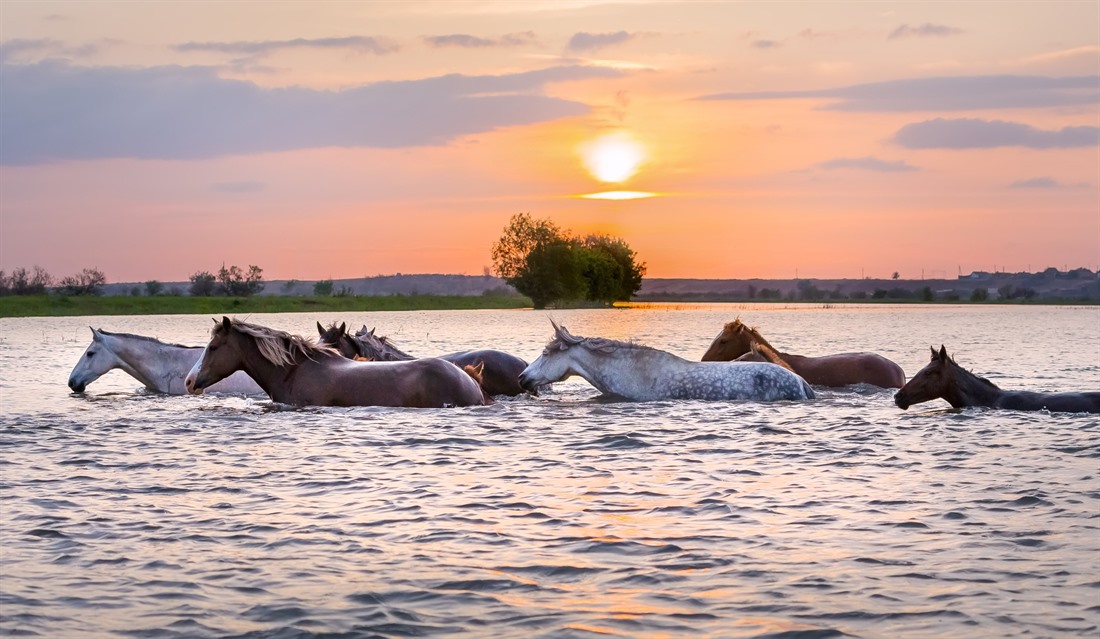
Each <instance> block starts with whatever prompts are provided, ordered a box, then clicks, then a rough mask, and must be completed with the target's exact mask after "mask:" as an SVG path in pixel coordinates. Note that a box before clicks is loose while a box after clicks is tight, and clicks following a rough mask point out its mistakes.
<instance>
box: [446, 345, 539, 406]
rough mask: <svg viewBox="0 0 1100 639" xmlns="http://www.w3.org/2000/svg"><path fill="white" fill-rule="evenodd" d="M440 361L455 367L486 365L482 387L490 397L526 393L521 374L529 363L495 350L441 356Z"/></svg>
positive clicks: (482, 375)
mask: <svg viewBox="0 0 1100 639" xmlns="http://www.w3.org/2000/svg"><path fill="white" fill-rule="evenodd" d="M439 359H444V360H447V361H448V362H451V363H452V364H454V365H455V366H458V367H459V368H462V367H464V366H476V365H477V364H478V363H484V364H485V368H484V369H483V370H482V371H481V378H482V380H481V381H482V384H481V385H482V387H483V388H484V389H485V392H486V393H488V394H489V395H522V394H523V393H525V392H526V391H525V390H523V387H522V386H520V385H519V374H520V373H522V372H523V369H525V368H527V362H525V361H523V360H522V359H520V358H518V357H516V356H515V355H511V354H509V353H505V352H504V351H498V350H493V349H481V350H476V351H461V352H458V353H449V354H447V355H441V356H440V357H439Z"/></svg>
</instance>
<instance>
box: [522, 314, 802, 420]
mask: <svg viewBox="0 0 1100 639" xmlns="http://www.w3.org/2000/svg"><path fill="white" fill-rule="evenodd" d="M550 323H551V324H552V325H553V326H554V337H553V338H551V340H550V342H549V343H548V344H547V345H546V348H545V349H544V350H543V351H542V355H540V356H539V358H538V359H536V360H535V361H534V362H532V363H531V365H530V366H528V367H527V368H526V369H524V371H523V372H522V373H521V374H520V376H519V383H520V384H521V385H522V386H523V387H524V388H536V387H538V386H539V385H541V384H548V383H551V382H558V381H561V380H563V379H565V378H567V377H570V376H572V375H579V376H581V377H583V378H584V379H585V380H586V381H588V383H589V384H592V385H593V386H595V387H596V389H597V390H599V391H600V392H601V393H603V394H604V395H608V396H612V397H619V398H622V399H626V400H630V401H652V400H661V399H707V400H721V399H752V400H762V401H775V400H801V399H813V397H814V391H813V389H811V388H810V385H809V384H807V383H806V380H804V379H802V378H801V377H799V376H798V375H796V374H795V373H792V372H791V371H789V370H787V369H785V368H783V367H782V366H777V365H775V364H772V363H769V362H691V361H688V360H686V359H683V358H681V357H677V356H676V355H673V354H672V353H668V352H666V351H662V350H658V349H655V348H651V347H649V346H643V345H641V344H634V343H629V342H619V341H615V340H610V339H604V338H601V337H575V336H573V335H571V334H570V333H569V331H567V330H566V329H565V327H564V326H559V325H558V324H557V323H556V322H554V321H553V320H550Z"/></svg>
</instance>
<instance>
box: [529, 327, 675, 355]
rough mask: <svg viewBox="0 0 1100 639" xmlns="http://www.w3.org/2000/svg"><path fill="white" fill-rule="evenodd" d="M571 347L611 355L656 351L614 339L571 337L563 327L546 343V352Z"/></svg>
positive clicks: (649, 347) (641, 345) (648, 347)
mask: <svg viewBox="0 0 1100 639" xmlns="http://www.w3.org/2000/svg"><path fill="white" fill-rule="evenodd" d="M571 346H583V347H584V348H587V349H588V350H590V351H595V352H598V353H611V352H613V351H616V350H646V351H656V350H657V349H655V348H653V347H652V346H646V345H645V344H638V343H635V342H620V341H618V340H614V339H607V338H606V337H577V336H576V335H572V334H570V333H569V331H567V330H565V327H564V326H563V327H562V329H561V332H560V333H559V334H556V335H554V337H552V338H550V341H549V342H547V343H546V349H545V350H546V351H552V350H558V351H564V350H566V349H568V348H570V347H571Z"/></svg>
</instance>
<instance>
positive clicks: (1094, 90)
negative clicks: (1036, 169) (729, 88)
mask: <svg viewBox="0 0 1100 639" xmlns="http://www.w3.org/2000/svg"><path fill="white" fill-rule="evenodd" d="M804 98H826V99H830V100H833V102H832V103H830V104H828V105H826V106H823V107H821V108H822V109H825V110H832V111H859V112H875V111H892V112H905V111H970V110H978V109H1002V108H1009V109H1011V108H1034V107H1056V106H1070V105H1081V104H1097V103H1100V77H1097V76H1068V77H1048V76H1025V75H982V76H954V77H952V76H944V77H931V78H912V79H905V80H891V81H886V82H872V83H868V84H856V85H852V86H846V87H838V88H834V89H820V90H811V91H763V92H756V93H715V94H711V95H704V96H700V97H699V98H697V99H699V100H789V99H804Z"/></svg>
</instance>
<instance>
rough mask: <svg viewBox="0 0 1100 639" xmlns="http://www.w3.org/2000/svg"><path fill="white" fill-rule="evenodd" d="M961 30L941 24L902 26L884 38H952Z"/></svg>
mask: <svg viewBox="0 0 1100 639" xmlns="http://www.w3.org/2000/svg"><path fill="white" fill-rule="evenodd" d="M962 32H963V31H962V29H956V28H955V27H948V26H945V25H942V24H931V23H929V22H925V23H924V24H922V25H919V26H916V27H911V26H909V25H907V24H903V25H901V26H900V27H898V28H896V29H894V30H893V31H891V32H890V35H888V36H886V39H887V40H897V39H898V38H928V37H941V38H942V37H944V36H953V35H958V34H960V33H962Z"/></svg>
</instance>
